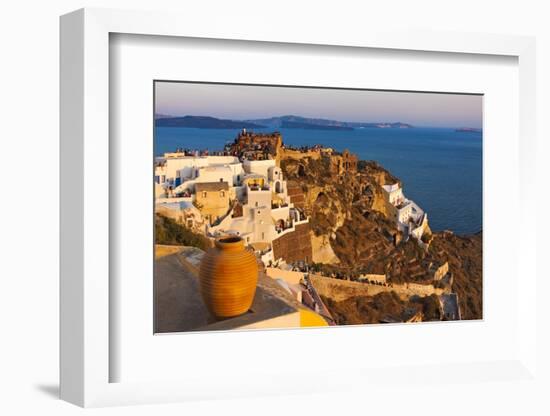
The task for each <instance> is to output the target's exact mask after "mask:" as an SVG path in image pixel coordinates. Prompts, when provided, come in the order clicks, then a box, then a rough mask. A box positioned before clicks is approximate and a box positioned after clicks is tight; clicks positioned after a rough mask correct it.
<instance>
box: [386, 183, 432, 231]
mask: <svg viewBox="0 0 550 416" xmlns="http://www.w3.org/2000/svg"><path fill="white" fill-rule="evenodd" d="M382 189H383V190H384V194H385V200H386V205H387V207H388V211H390V212H391V213H393V216H394V219H395V221H396V223H397V228H398V229H399V231H401V232H403V234H405V236H406V237H408V236H413V237H414V238H416V239H417V240H419V241H420V239H421V238H422V235H423V234H424V230H425V229H426V227H427V225H428V214H426V213H425V212H424V210H423V209H422V208H420V207H419V206H418V205H417V204H416V203H415V202H414V201H411V200H409V199H407V198H406V197H405V195H404V194H403V189H402V188H401V186H400V185H399V183H394V184H391V185H383V186H382Z"/></svg>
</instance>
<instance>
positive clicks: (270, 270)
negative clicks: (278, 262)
mask: <svg viewBox="0 0 550 416" xmlns="http://www.w3.org/2000/svg"><path fill="white" fill-rule="evenodd" d="M265 274H266V275H268V276H269V277H271V278H272V279H283V280H284V281H285V282H287V283H290V284H293V285H295V284H298V283H300V281H301V280H302V279H303V277H304V273H303V272H293V271H292V270H281V269H278V268H276V267H266V268H265Z"/></svg>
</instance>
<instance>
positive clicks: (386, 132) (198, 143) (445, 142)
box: [155, 127, 483, 234]
mask: <svg viewBox="0 0 550 416" xmlns="http://www.w3.org/2000/svg"><path fill="white" fill-rule="evenodd" d="M238 131H239V130H231V129H195V128H179V127H156V129H155V136H156V137H155V153H156V155H159V156H160V155H162V154H163V153H164V152H170V151H174V150H175V149H176V148H178V147H182V148H188V149H208V150H210V151H216V150H221V149H222V148H223V146H224V144H225V143H226V142H231V141H233V139H234V138H235V137H236V135H237V133H238ZM255 131H258V132H260V131H262V130H261V129H255ZM265 131H272V130H265ZM279 131H280V132H281V134H282V136H283V142H284V143H285V144H287V145H293V146H303V145H313V144H317V143H318V144H322V145H325V146H328V147H332V148H334V149H335V150H338V151H342V150H344V149H348V150H349V151H350V152H353V153H356V154H357V155H358V157H359V159H362V160H375V161H377V162H379V163H380V164H381V165H382V166H383V167H385V168H386V169H388V170H389V171H390V172H391V173H392V174H393V175H395V176H397V177H398V178H400V179H401V180H402V182H403V191H404V193H405V195H406V196H407V197H408V198H409V199H412V200H414V201H415V202H416V203H417V204H418V205H420V206H421V207H422V208H423V209H424V210H425V211H426V212H427V213H428V219H429V222H430V227H431V228H432V230H434V231H442V230H451V231H453V232H455V233H456V234H471V233H475V232H478V231H480V230H481V228H482V198H483V193H482V177H483V176H482V137H481V136H482V134H481V133H477V132H475V133H472V132H457V131H455V130H454V129H447V128H420V127H415V128H411V129H390V128H387V129H376V128H365V129H355V130H352V131H345V130H303V129H279Z"/></svg>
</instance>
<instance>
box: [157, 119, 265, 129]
mask: <svg viewBox="0 0 550 416" xmlns="http://www.w3.org/2000/svg"><path fill="white" fill-rule="evenodd" d="M155 125H156V126H157V127H194V128H197V129H260V128H263V127H265V126H262V125H261V124H256V123H250V122H247V121H236V120H223V119H220V118H215V117H207V116H184V117H162V118H158V117H156V119H155Z"/></svg>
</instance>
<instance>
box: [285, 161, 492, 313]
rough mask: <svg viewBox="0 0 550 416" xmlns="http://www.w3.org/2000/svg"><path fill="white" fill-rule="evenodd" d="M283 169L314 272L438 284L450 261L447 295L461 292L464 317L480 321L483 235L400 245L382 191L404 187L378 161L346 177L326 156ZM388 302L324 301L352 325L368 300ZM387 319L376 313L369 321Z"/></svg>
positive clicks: (434, 236) (430, 236)
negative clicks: (304, 218) (305, 228)
mask: <svg viewBox="0 0 550 416" xmlns="http://www.w3.org/2000/svg"><path fill="white" fill-rule="evenodd" d="M280 163H281V168H282V170H283V172H284V174H285V177H286V178H287V179H288V180H289V194H290V195H291V198H292V202H293V203H295V205H296V206H299V207H300V208H302V209H304V210H305V212H306V214H307V215H308V216H309V217H310V227H311V231H310V235H311V244H312V249H313V253H312V258H313V262H314V263H315V264H313V266H312V267H313V269H314V270H315V271H317V272H319V273H322V274H323V275H325V276H333V277H335V278H343V279H354V278H356V277H357V276H358V275H361V274H365V273H379V274H385V275H386V276H387V281H388V283H389V284H392V283H393V284H402V283H417V284H427V283H431V282H432V281H433V270H434V268H437V267H438V266H440V265H441V264H443V263H444V262H446V261H448V262H449V269H450V272H451V273H450V274H449V276H452V279H451V278H450V277H449V279H450V280H449V279H448V280H447V285H448V286H449V287H448V290H452V291H453V292H455V293H457V294H458V298H459V304H460V309H461V313H462V319H481V317H482V280H481V273H482V267H481V266H482V264H481V257H482V256H481V253H482V237H481V234H478V235H475V236H462V237H460V236H456V235H454V234H452V233H449V232H444V233H432V232H431V230H430V229H429V226H428V227H427V230H426V232H425V237H423V239H424V240H426V241H430V244H429V249H427V250H426V249H425V248H423V247H421V245H419V244H418V243H417V242H416V241H414V240H413V239H409V240H408V241H402V238H403V236H402V235H401V233H400V232H398V231H397V229H396V225H395V221H394V220H393V218H392V216H391V212H390V209H391V207H388V206H387V204H386V202H385V199H384V194H383V190H382V185H385V184H393V183H396V182H400V181H399V179H398V178H396V177H395V176H393V175H392V174H391V173H390V172H388V171H387V170H386V169H384V168H383V167H382V166H380V165H379V164H377V163H376V162H372V161H360V162H359V163H358V166H357V171H355V172H345V173H344V174H341V175H334V174H333V173H332V174H331V170H330V160H329V157H322V158H319V159H312V158H307V157H306V158H302V159H296V158H282V159H281V161H280ZM384 299H386V298H385V297H380V299H371V300H368V299H367V300H366V301H365V300H362V301H353V302H351V303H350V302H347V303H346V304H341V303H340V304H337V303H338V302H333V301H330V299H327V302H328V304H329V305H332V307H333V309H334V312H335V313H336V315H337V316H338V317H339V320H340V321H341V322H344V321H346V318H345V314H346V313H345V311H348V315H349V317H350V319H349V321H350V322H354V323H355V321H356V320H357V319H360V318H359V317H360V316H362V314H361V313H359V312H358V311H357V310H354V311H353V312H350V310H351V309H354V308H355V307H360V308H363V309H365V308H366V306H365V305H367V304H368V302H371V301H372V302H376V304H377V305H379V304H380V302H382V303H383V300H384ZM386 300H387V299H386ZM365 302H367V303H365ZM411 302H412V304H411V303H409V302H405V303H403V304H402V305H400V306H401V307H402V309H403V310H405V309H407V308H409V309H410V308H412V307H413V306H414V308H413V309H415V310H416V311H417V312H418V311H423V312H422V313H423V314H424V316H425V317H426V315H429V316H430V318H429V319H435V318H433V316H435V315H434V313H433V311H432V310H431V309H433V308H432V305H431V304H430V312H429V313H428V311H426V310H424V309H422V307H421V306H422V305H423V304H424V303H423V302H420V303H419V302H416V303H415V302H414V301H413V300H411ZM430 302H431V301H430ZM353 305H355V306H353ZM358 305H359V306H358ZM361 305H362V306H361ZM415 305H416V306H415ZM394 306H396V305H394ZM350 308H351V309H350ZM392 308H393V307H392ZM329 309H330V306H329ZM367 309H368V308H367ZM375 309H376V308H375ZM378 309H379V308H378ZM390 309H391V308H390ZM393 309H395V308H393ZM393 309H392V310H393ZM372 310H374V309H372V308H371V312H372ZM331 311H332V310H331ZM419 313H420V312H419ZM383 314H384V313H383V311H382V312H376V314H375V315H372V314H371V318H369V322H370V320H371V319H378V318H380V317H381V316H382V315H383ZM372 316H376V318H372Z"/></svg>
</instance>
